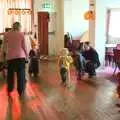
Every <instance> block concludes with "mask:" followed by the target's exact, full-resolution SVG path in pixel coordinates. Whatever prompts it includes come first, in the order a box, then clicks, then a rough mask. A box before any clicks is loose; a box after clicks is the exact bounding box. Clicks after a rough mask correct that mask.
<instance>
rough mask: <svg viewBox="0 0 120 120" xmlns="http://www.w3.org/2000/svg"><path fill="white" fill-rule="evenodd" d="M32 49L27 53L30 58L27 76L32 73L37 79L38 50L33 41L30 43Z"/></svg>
mask: <svg viewBox="0 0 120 120" xmlns="http://www.w3.org/2000/svg"><path fill="white" fill-rule="evenodd" d="M31 46H32V49H31V50H30V52H29V57H30V63H29V70H28V72H29V74H30V76H31V74H32V73H33V74H34V76H35V77H37V75H38V73H39V58H38V57H39V55H38V49H37V45H36V43H35V41H32V45H31Z"/></svg>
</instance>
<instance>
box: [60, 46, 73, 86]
mask: <svg viewBox="0 0 120 120" xmlns="http://www.w3.org/2000/svg"><path fill="white" fill-rule="evenodd" d="M72 62H73V59H72V57H71V56H70V55H69V51H68V49H67V48H63V49H62V50H61V51H60V56H59V68H60V75H61V79H62V83H61V84H63V85H64V86H66V80H67V78H69V68H70V64H71V63H72Z"/></svg>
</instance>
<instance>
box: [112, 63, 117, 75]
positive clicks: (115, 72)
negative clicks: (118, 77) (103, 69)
mask: <svg viewBox="0 0 120 120" xmlns="http://www.w3.org/2000/svg"><path fill="white" fill-rule="evenodd" d="M116 70H117V65H116V66H115V69H114V72H113V76H114V75H115V73H116Z"/></svg>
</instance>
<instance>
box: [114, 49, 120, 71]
mask: <svg viewBox="0 0 120 120" xmlns="http://www.w3.org/2000/svg"><path fill="white" fill-rule="evenodd" d="M113 53H114V61H115V64H116V65H117V66H118V68H119V69H120V49H113Z"/></svg>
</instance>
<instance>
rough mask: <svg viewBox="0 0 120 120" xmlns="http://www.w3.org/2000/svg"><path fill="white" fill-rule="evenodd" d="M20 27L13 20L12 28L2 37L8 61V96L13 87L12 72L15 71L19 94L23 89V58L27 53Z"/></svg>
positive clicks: (24, 81) (24, 58) (24, 80)
mask: <svg viewBox="0 0 120 120" xmlns="http://www.w3.org/2000/svg"><path fill="white" fill-rule="evenodd" d="M20 29H21V25H20V23H19V22H15V23H14V24H13V28H12V30H11V31H10V32H7V33H6V34H5V37H4V38H5V41H4V51H5V53H6V59H7V61H8V75H7V84H8V96H10V92H12V91H13V89H14V72H16V73H17V90H18V93H19V95H20V96H21V95H22V93H24V90H25V83H26V79H25V60H26V58H27V56H28V53H27V48H26V45H25V39H24V35H23V34H22V33H21V32H20Z"/></svg>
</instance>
